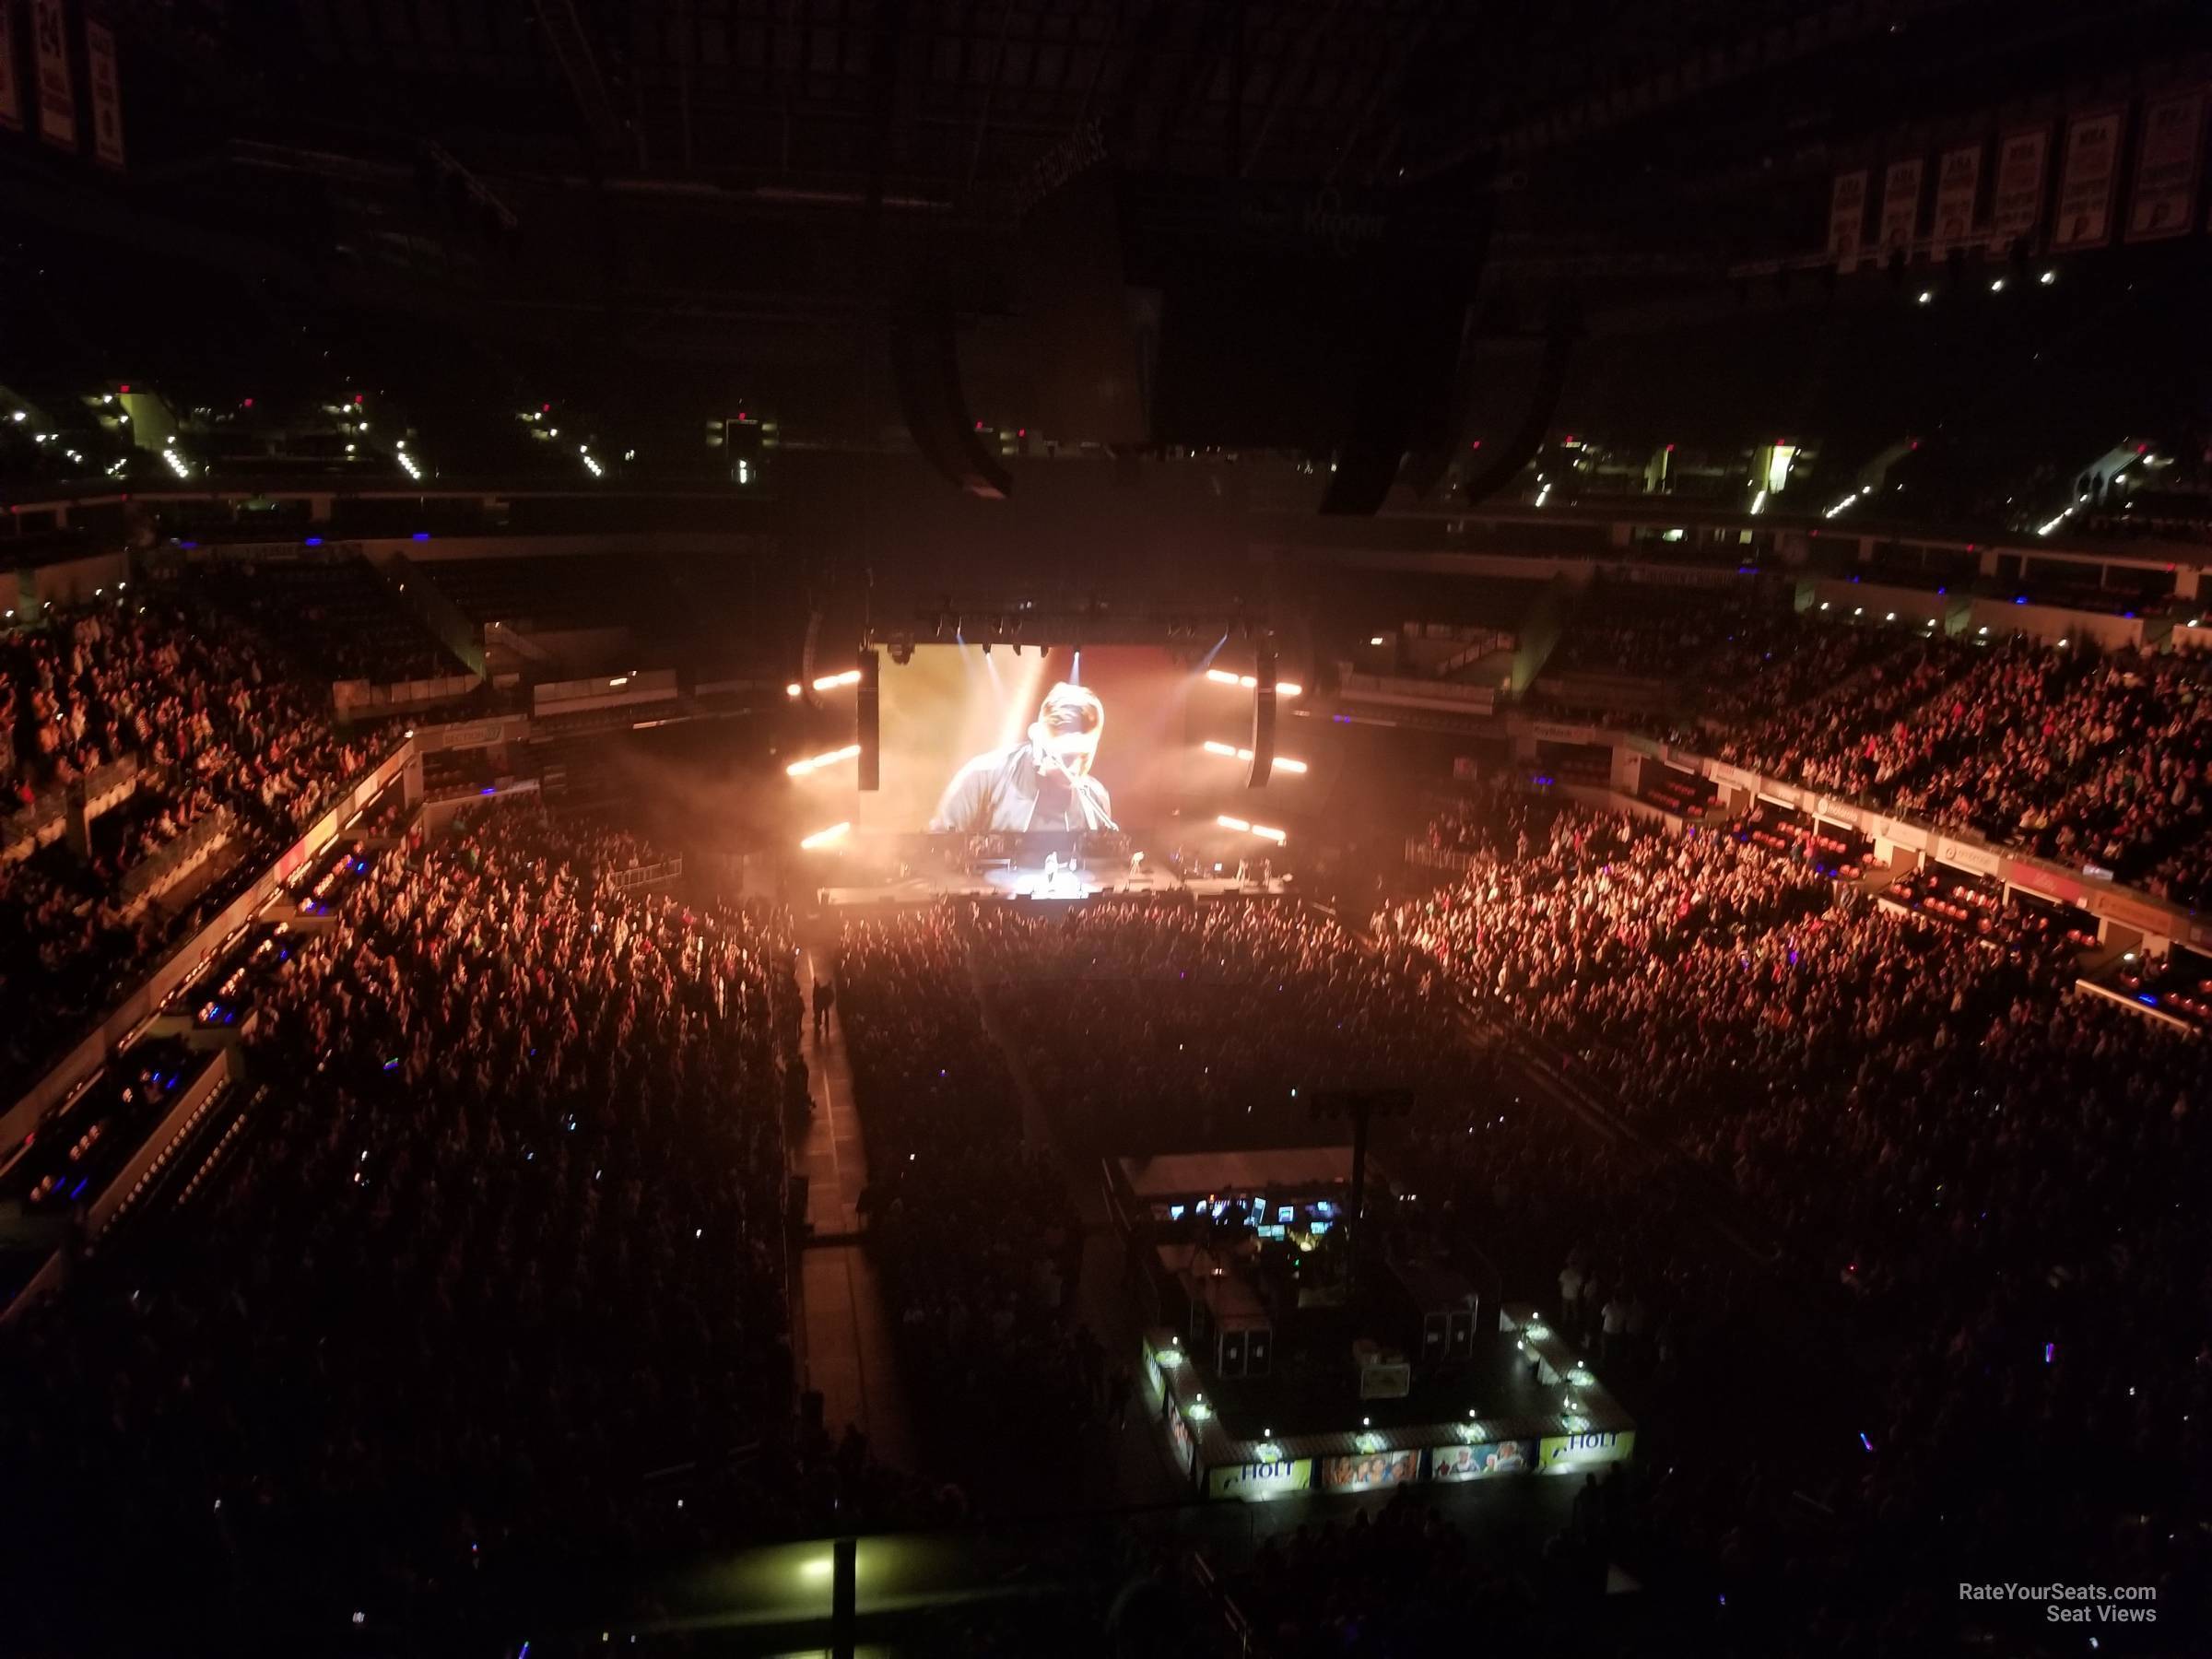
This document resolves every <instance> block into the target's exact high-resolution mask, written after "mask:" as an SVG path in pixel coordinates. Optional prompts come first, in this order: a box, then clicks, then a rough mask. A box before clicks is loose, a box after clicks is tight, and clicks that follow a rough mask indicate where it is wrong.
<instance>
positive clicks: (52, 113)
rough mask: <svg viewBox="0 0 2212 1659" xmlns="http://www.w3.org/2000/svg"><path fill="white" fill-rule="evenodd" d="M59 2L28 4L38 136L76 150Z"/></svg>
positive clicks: (73, 95) (72, 88)
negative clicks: (36, 87)
mask: <svg viewBox="0 0 2212 1659" xmlns="http://www.w3.org/2000/svg"><path fill="white" fill-rule="evenodd" d="M65 21H66V20H65V17H64V14H63V10H62V0H30V30H31V43H32V47H33V53H32V55H33V56H34V57H35V59H36V60H37V63H38V68H39V136H40V137H41V138H43V139H45V140H46V142H47V143H49V144H53V145H58V146H59V147H62V148H63V149H65V150H73V149H75V148H76V87H75V86H74V85H73V84H71V82H70V79H69V36H68V33H67V31H66V28H65Z"/></svg>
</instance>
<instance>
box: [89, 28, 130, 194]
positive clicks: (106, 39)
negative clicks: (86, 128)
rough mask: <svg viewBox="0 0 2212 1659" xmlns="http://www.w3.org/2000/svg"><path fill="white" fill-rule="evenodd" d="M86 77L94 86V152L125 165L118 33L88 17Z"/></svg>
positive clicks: (114, 165)
mask: <svg viewBox="0 0 2212 1659" xmlns="http://www.w3.org/2000/svg"><path fill="white" fill-rule="evenodd" d="M85 77H86V79H87V80H88V81H89V82H90V84H91V88H92V154H93V155H94V156H95V157H97V158H98V159H100V160H101V161H103V162H105V163H106V164H107V165H108V166H110V167H121V166H122V165H123V91H122V88H121V87H120V86H119V85H118V83H117V81H116V78H115V33H114V30H112V29H110V28H109V27H108V26H107V25H106V24H105V23H101V22H98V21H96V20H94V19H93V18H86V19H85Z"/></svg>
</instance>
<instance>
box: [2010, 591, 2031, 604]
mask: <svg viewBox="0 0 2212 1659" xmlns="http://www.w3.org/2000/svg"><path fill="white" fill-rule="evenodd" d="M2013 603H2014V604H2015V605H2025V604H2027V603H2028V595H2027V594H2021V595H2020V596H2019V597H2018V598H2017V599H2015V600H2014V601H2013Z"/></svg>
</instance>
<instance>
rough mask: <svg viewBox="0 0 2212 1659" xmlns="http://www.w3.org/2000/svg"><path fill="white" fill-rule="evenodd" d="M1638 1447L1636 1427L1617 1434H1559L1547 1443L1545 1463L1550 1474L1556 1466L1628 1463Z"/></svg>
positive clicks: (1568, 1467) (1544, 1456)
mask: <svg viewBox="0 0 2212 1659" xmlns="http://www.w3.org/2000/svg"><path fill="white" fill-rule="evenodd" d="M1635 1450H1636V1431H1635V1430H1633V1429H1627V1430H1621V1431H1620V1432H1619V1433H1617V1434H1616V1433H1602V1432H1601V1433H1591V1434H1555V1435H1550V1436H1547V1438H1546V1439H1545V1441H1544V1442H1543V1458H1542V1465H1543V1469H1544V1472H1545V1473H1546V1474H1547V1475H1548V1474H1550V1473H1551V1472H1552V1471H1553V1470H1555V1469H1583V1468H1594V1467H1595V1466H1596V1465H1599V1464H1609V1463H1626V1462H1627V1461H1628V1460H1629V1455H1630V1453H1632V1452H1634V1451H1635Z"/></svg>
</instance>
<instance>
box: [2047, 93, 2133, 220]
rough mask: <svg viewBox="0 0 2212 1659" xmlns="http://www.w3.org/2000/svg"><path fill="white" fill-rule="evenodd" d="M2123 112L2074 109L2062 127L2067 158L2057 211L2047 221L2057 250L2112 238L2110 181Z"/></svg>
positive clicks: (2115, 172) (2116, 176)
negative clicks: (2088, 112)
mask: <svg viewBox="0 0 2212 1659" xmlns="http://www.w3.org/2000/svg"><path fill="white" fill-rule="evenodd" d="M2123 121H2124V112H2123V111H2120V110H2100V111H2099V112H2096V113H2095V114H2093V115H2077V116H2075V117H2074V119H2073V121H2072V122H2071V123H2070V124H2068V125H2067V127H2066V159H2065V165H2064V166H2063V167H2062V168H2060V170H2059V174H2058V217H2057V218H2056V219H2055V220H2054V221H2053V224H2052V227H2051V246H2052V247H2053V249H2057V250H2072V249H2076V248H2101V247H2103V246H2104V244H2105V243H2106V242H2108V241H2112V186H2113V185H2115V184H2116V183H2118V182H2119V180H2120V128H2121V125H2122V124H2123Z"/></svg>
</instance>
